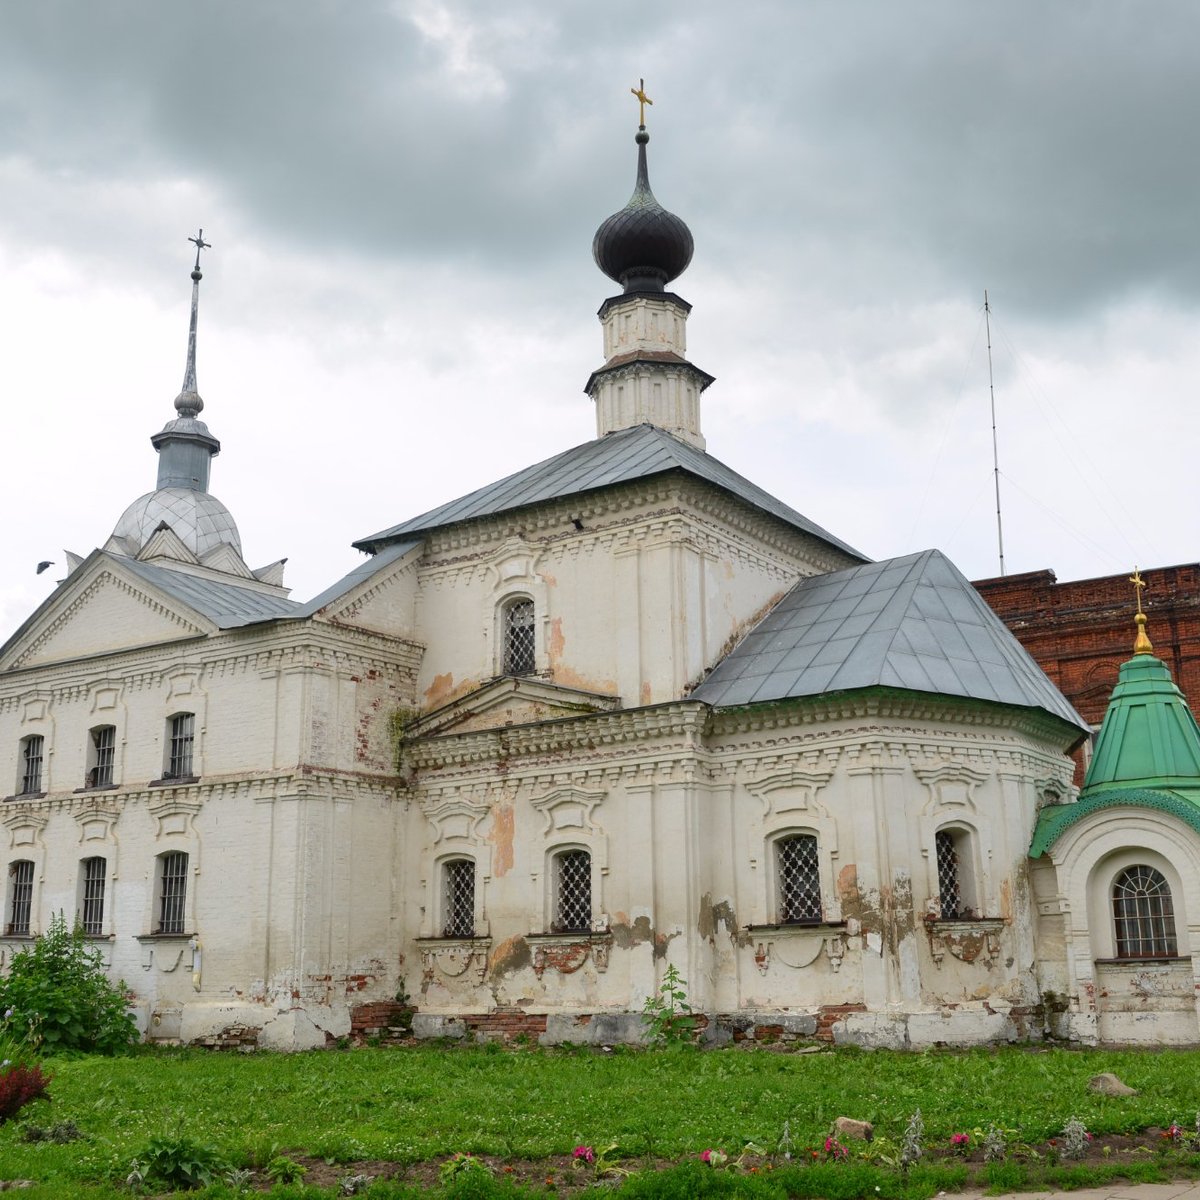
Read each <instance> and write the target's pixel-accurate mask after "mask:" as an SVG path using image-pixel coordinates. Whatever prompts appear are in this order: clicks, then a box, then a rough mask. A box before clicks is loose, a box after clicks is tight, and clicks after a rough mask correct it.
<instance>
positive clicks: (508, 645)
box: [503, 600, 536, 675]
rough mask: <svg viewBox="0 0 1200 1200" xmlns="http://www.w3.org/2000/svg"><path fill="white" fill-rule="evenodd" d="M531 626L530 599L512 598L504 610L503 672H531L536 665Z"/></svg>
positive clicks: (527, 673)
mask: <svg viewBox="0 0 1200 1200" xmlns="http://www.w3.org/2000/svg"><path fill="white" fill-rule="evenodd" d="M533 626H534V617H533V601H532V600H514V601H513V602H512V603H511V604H510V605H509V606H508V607H507V608H506V609H505V610H504V671H503V674H505V675H532V674H533V670H534V667H535V665H536V659H535V657H534V628H533Z"/></svg>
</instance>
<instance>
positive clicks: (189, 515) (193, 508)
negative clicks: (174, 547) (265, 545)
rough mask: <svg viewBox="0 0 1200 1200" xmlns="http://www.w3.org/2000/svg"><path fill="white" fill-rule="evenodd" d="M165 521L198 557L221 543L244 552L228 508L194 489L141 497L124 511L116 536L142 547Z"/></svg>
mask: <svg viewBox="0 0 1200 1200" xmlns="http://www.w3.org/2000/svg"><path fill="white" fill-rule="evenodd" d="M164 522H165V523H166V524H167V525H169V526H170V527H171V530H172V532H173V533H174V534H175V535H176V536H177V537H178V538H179V540H180V541H182V542H183V544H184V545H185V546H186V547H187V548H188V549H189V550H190V551H191V552H192V553H193V554H194V555H196V557H197V558H201V557H203V556H204V555H205V554H207V553H208V552H209V551H210V550H212V549H214V548H215V547H217V546H221V545H226V546H232V547H233V548H234V549H235V550H236V551H237V552H238V555H239V556H240V555H241V553H242V539H241V535H240V534H239V533H238V527H237V525H236V524H235V523H234V520H233V516H232V514H231V513H230V511H229V509H227V508H226V507H225V505H223V504H222V503H221V502H220V500H218V499H217V498H216V496H210V495H209V494H208V493H207V492H196V491H193V490H192V489H191V488H159V490H158V491H157V492H147V493H146V495H144V496H139V497H138V498H137V499H136V500H135V501H134V502H133V503H132V504H131V505H130V506H129V507H128V508H127V509H126V510H125V511H124V512H123V513H122V514H121V519H120V520H119V521H118V522H117V527H116V528H115V529H114V530H113V536H114V537H119V538H126V539H128V540H129V541H131V542H133V543H135V544H136V547H137V549H138V550H141V548H142V547H143V546H144V545H145V544H146V543H147V542H148V541H149V540H150V539H151V537H153V536H154V531H155V530H156V529H157V528H158V527H159V526H160V525H161V524H163V523H164Z"/></svg>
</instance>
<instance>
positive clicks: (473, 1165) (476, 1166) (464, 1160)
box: [438, 1154, 492, 1183]
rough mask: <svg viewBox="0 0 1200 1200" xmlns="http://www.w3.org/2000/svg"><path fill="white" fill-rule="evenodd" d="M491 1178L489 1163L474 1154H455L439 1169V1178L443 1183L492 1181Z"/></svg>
mask: <svg viewBox="0 0 1200 1200" xmlns="http://www.w3.org/2000/svg"><path fill="white" fill-rule="evenodd" d="M491 1176H492V1172H491V1168H490V1167H489V1166H488V1165H487V1163H485V1162H484V1161H483V1160H482V1159H479V1158H476V1157H475V1155H473V1154H455V1155H453V1156H452V1157H450V1158H448V1159H446V1161H445V1162H444V1163H442V1165H441V1166H440V1167H439V1168H438V1178H439V1179H440V1180H441V1181H442V1183H450V1182H451V1181H452V1180H456V1179H459V1180H461V1179H469V1178H480V1179H490V1178H491Z"/></svg>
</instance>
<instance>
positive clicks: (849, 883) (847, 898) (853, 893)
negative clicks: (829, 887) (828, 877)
mask: <svg viewBox="0 0 1200 1200" xmlns="http://www.w3.org/2000/svg"><path fill="white" fill-rule="evenodd" d="M837 894H838V899H839V900H840V901H841V905H842V916H843V917H845V916H847V910H848V908H853V909H855V912H854V913H853V914H852V915H854V916H858V915H859V914H858V911H857V910H858V908H859V907H861V901H860V898H859V892H858V864H857V863H847V864H846V865H845V866H844V867H843V868H842V869H841V870H840V871H839V872H838V875H837Z"/></svg>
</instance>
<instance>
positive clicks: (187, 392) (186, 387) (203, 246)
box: [175, 229, 212, 417]
mask: <svg viewBox="0 0 1200 1200" xmlns="http://www.w3.org/2000/svg"><path fill="white" fill-rule="evenodd" d="M188 241H189V242H191V243H192V244H193V245H194V246H195V247H196V265H195V266H194V267H193V268H192V321H191V325H190V326H189V328H188V348H187V365H186V366H185V367H184V369H183V388H182V390H181V391H180V393H179V395H178V396H176V397H175V410H176V411H177V412H178V413H179V415H180V416H181V417H195V416H198V415H199V414H200V411H201V410H202V409H203V408H204V401H203V400H201V399H200V393H199V392H198V391H197V390H196V324H197V318H198V317H199V312H200V280H201V279H203V278H204V276H203V274H201V271H200V251H201V250H208V249H210V248H211V246H212V243H211V242H206V241H205V240H204V230H203V229H201V230H200V232H199V233H197V234H196V236H195V237H190V238H188Z"/></svg>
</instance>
